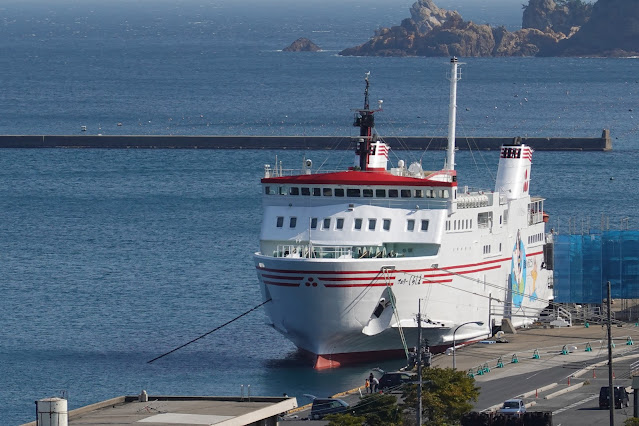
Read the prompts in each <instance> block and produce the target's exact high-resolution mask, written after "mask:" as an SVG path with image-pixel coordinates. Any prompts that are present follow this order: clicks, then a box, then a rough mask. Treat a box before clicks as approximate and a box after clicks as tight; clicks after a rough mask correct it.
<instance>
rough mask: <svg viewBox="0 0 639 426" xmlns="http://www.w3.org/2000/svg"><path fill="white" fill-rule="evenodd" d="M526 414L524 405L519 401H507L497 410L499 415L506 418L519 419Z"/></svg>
mask: <svg viewBox="0 0 639 426" xmlns="http://www.w3.org/2000/svg"><path fill="white" fill-rule="evenodd" d="M525 412H526V404H524V401H523V400H521V399H509V400H506V401H504V405H502V406H501V408H500V409H499V413H501V414H505V415H507V416H515V417H521V416H523V415H524V413H525Z"/></svg>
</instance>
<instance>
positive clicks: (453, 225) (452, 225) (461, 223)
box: [446, 219, 473, 231]
mask: <svg viewBox="0 0 639 426" xmlns="http://www.w3.org/2000/svg"><path fill="white" fill-rule="evenodd" d="M472 227H473V220H472V219H458V220H447V221H446V230H447V231H461V230H464V229H471V228H472Z"/></svg>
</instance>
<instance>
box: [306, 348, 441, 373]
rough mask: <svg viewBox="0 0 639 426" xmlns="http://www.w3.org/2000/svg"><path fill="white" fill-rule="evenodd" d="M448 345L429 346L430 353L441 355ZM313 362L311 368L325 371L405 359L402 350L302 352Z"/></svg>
mask: <svg viewBox="0 0 639 426" xmlns="http://www.w3.org/2000/svg"><path fill="white" fill-rule="evenodd" d="M448 347H449V345H441V346H431V347H430V352H431V353H433V354H436V353H441V352H444V351H445V350H446V348H448ZM304 353H305V354H307V355H308V356H309V357H310V358H311V359H312V360H313V362H314V364H313V368H314V369H316V370H326V369H328V368H338V367H341V366H343V365H351V364H361V363H366V362H373V361H385V360H389V359H401V358H405V357H406V353H405V352H404V350H403V349H389V350H384V351H371V352H348V353H341V354H320V355H317V354H314V353H311V352H306V351H304Z"/></svg>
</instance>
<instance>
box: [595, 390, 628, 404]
mask: <svg viewBox="0 0 639 426" xmlns="http://www.w3.org/2000/svg"><path fill="white" fill-rule="evenodd" d="M614 389H615V408H622V407H628V406H629V405H630V399H629V398H628V392H626V388H624V387H622V386H614ZM599 408H610V387H608V386H602V387H601V389H599Z"/></svg>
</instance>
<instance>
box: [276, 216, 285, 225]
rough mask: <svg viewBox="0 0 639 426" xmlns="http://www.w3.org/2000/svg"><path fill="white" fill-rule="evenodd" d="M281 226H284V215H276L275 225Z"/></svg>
mask: <svg viewBox="0 0 639 426" xmlns="http://www.w3.org/2000/svg"><path fill="white" fill-rule="evenodd" d="M282 226H284V216H278V217H277V227H278V228H281V227H282Z"/></svg>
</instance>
